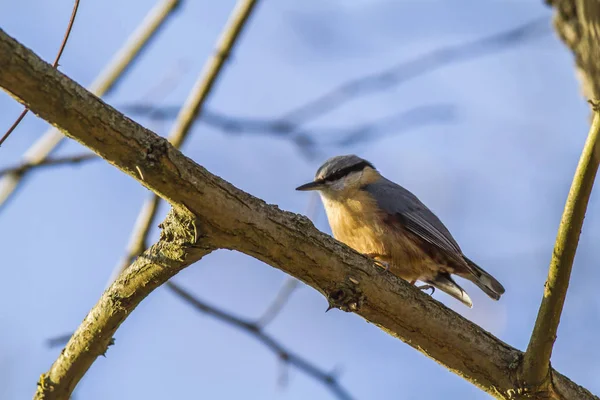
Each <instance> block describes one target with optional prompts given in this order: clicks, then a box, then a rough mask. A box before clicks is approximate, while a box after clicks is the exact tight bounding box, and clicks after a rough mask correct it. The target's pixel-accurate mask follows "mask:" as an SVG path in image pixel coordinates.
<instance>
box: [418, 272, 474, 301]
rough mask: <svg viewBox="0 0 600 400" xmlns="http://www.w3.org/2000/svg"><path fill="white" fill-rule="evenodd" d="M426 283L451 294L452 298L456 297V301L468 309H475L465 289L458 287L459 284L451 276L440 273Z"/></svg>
mask: <svg viewBox="0 0 600 400" xmlns="http://www.w3.org/2000/svg"><path fill="white" fill-rule="evenodd" d="M424 282H425V283H428V284H430V285H431V286H433V287H435V288H437V289H440V290H441V291H442V292H444V293H447V294H449V295H450V296H452V297H454V298H455V299H456V300H458V301H460V302H461V303H463V304H464V305H466V306H467V307H469V308H471V307H473V302H472V301H471V298H470V297H469V295H468V294H467V292H465V291H464V290H463V288H461V287H460V286H459V285H458V283H456V282H455V281H454V279H452V277H451V276H450V274H448V273H439V274H437V275H436V276H435V277H434V278H433V279H430V280H427V281H424Z"/></svg>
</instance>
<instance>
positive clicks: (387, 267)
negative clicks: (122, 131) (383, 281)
mask: <svg viewBox="0 0 600 400" xmlns="http://www.w3.org/2000/svg"><path fill="white" fill-rule="evenodd" d="M365 256H367V257H369V258H371V259H373V261H374V262H375V265H377V266H378V267H380V268H382V269H383V270H382V271H378V272H377V273H378V274H385V273H386V272H388V271H389V270H390V264H389V263H387V262H385V261H381V260H378V259H376V258H375V257H378V256H379V255H378V254H375V253H366V254H365Z"/></svg>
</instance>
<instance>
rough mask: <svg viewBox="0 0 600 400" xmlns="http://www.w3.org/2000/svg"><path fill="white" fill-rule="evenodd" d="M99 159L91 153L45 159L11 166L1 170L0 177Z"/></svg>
mask: <svg viewBox="0 0 600 400" xmlns="http://www.w3.org/2000/svg"><path fill="white" fill-rule="evenodd" d="M100 159H101V158H100V157H98V156H97V155H96V154H93V153H89V154H78V155H75V156H65V157H55V158H46V159H44V160H43V161H41V162H40V163H37V164H19V165H16V166H12V167H7V168H2V169H0V176H1V175H6V174H15V175H21V174H24V173H25V172H28V171H29V170H31V169H34V168H40V167H54V166H59V165H66V164H79V163H82V162H85V161H92V160H100Z"/></svg>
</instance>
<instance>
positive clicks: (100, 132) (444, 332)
mask: <svg viewBox="0 0 600 400" xmlns="http://www.w3.org/2000/svg"><path fill="white" fill-rule="evenodd" d="M0 87H1V88H2V89H4V90H5V91H7V92H8V93H9V94H10V95H11V96H12V97H14V98H15V99H17V100H18V101H19V102H21V103H22V104H23V105H25V106H28V107H29V108H30V109H31V110H32V111H33V112H35V113H36V114H37V115H39V116H40V117H41V118H44V119H45V120H46V121H48V122H50V123H52V124H53V125H54V126H57V127H58V128H59V129H61V132H63V133H64V134H65V135H67V136H68V137H69V138H72V139H74V140H77V141H78V142H79V143H81V144H82V145H84V146H86V147H88V148H89V149H90V150H92V151H94V152H95V153H96V154H99V155H100V156H102V157H103V158H104V159H106V160H108V161H109V162H110V164H111V165H113V166H114V167H116V168H119V169H120V170H121V171H122V172H123V173H125V174H127V175H129V176H130V177H132V178H133V179H135V180H137V181H138V182H140V183H141V184H142V185H144V186H145V187H146V188H148V189H149V190H151V191H153V192H154V193H157V194H158V195H159V196H161V197H162V198H163V199H165V200H166V201H168V202H169V203H170V204H171V205H172V206H173V208H174V209H176V210H189V211H191V212H192V213H193V214H194V218H195V222H194V223H193V224H192V226H189V227H187V228H186V229H189V230H190V231H191V232H190V235H189V237H191V238H200V239H201V240H202V241H205V240H210V243H209V244H206V245H201V246H203V247H201V249H206V248H207V247H204V246H213V247H219V248H226V249H230V250H236V251H239V252H242V253H244V254H247V255H249V256H252V257H255V258H257V259H259V260H261V261H263V262H265V263H266V264H268V265H271V266H273V267H274V268H277V269H279V270H282V271H284V272H286V273H288V274H289V275H292V276H294V277H296V278H297V279H299V280H301V281H303V282H304V283H306V284H307V285H310V286H311V287H313V288H314V289H315V290H317V291H319V292H320V293H322V294H323V295H325V296H327V299H328V301H329V303H330V304H331V303H334V304H335V305H336V306H337V307H339V308H341V309H342V310H348V311H352V312H355V313H356V314H358V315H360V316H361V317H363V318H365V319H366V320H367V321H369V322H371V323H372V324H373V325H374V326H377V327H379V328H381V329H382V330H383V331H385V332H387V333H389V334H390V335H393V336H394V337H396V338H399V339H402V340H403V341H404V342H405V343H407V344H409V345H410V346H412V347H413V348H415V349H417V350H419V351H421V352H423V353H425V354H427V356H428V357H430V358H432V359H435V360H436V361H438V362H439V363H440V364H441V365H444V366H446V367H447V368H448V369H449V370H450V371H452V372H454V373H456V374H459V375H460V376H461V377H462V378H464V379H466V380H468V381H469V382H471V383H473V384H475V385H477V386H478V387H479V388H481V389H482V390H485V391H487V392H488V393H490V394H492V395H494V396H496V397H501V398H505V399H508V398H514V392H515V388H519V386H518V385H519V383H518V380H517V376H516V374H515V372H516V371H515V370H516V369H517V368H518V367H519V364H520V362H519V360H521V357H522V355H523V353H521V352H519V351H518V350H516V349H515V348H513V347H511V346H509V345H507V344H506V343H504V342H502V341H501V340H499V339H497V338H496V337H494V336H493V335H491V334H490V333H489V332H486V331H484V330H483V329H481V328H480V327H478V326H477V325H475V324H473V323H472V322H470V321H468V320H467V319H465V318H463V317H461V316H460V315H458V314H456V313H455V312H453V311H452V310H450V309H448V308H447V307H445V306H443V305H442V304H441V303H439V302H437V301H435V300H434V299H432V298H431V297H430V296H428V295H426V294H423V293H422V292H421V291H419V290H418V289H415V288H414V287H413V286H412V285H410V284H408V283H407V282H406V281H403V280H402V279H400V278H398V277H396V276H394V275H393V274H381V273H379V272H378V271H377V269H376V267H375V266H374V265H373V262H372V260H369V259H368V258H367V257H364V256H361V255H360V254H357V253H356V252H354V251H352V250H351V249H349V248H348V247H347V246H344V245H342V244H341V243H339V242H337V241H335V240H333V239H332V238H331V237H330V236H328V235H326V234H324V233H322V232H320V231H319V230H317V229H315V227H314V226H313V225H312V224H311V223H310V222H309V221H308V219H307V218H303V217H301V216H299V215H297V214H293V213H289V212H285V211H282V210H280V209H279V208H277V207H276V206H272V205H268V204H266V203H265V202H264V201H262V200H260V199H257V198H256V197H254V196H251V195H250V194H248V193H245V192H243V191H242V190H239V189H238V188H236V187H235V186H234V185H232V184H230V183H229V182H226V181H223V180H222V179H220V178H219V177H217V176H215V175H213V174H211V173H210V172H208V171H207V170H206V169H205V168H202V167H201V166H199V165H198V164H196V163H195V162H193V161H192V160H190V159H189V158H188V157H185V156H184V155H183V154H181V152H179V151H178V150H177V149H175V148H173V146H172V145H170V144H169V143H168V141H166V140H165V139H164V138H161V137H159V136H157V135H156V134H154V133H152V132H150V131H149V130H147V129H145V128H144V127H142V126H140V125H139V124H137V123H135V122H134V121H132V120H131V119H130V118H126V117H125V116H123V114H121V113H119V112H118V111H116V110H115V109H114V108H112V107H110V106H108V105H107V104H106V103H104V102H103V101H101V100H99V99H98V98H97V97H96V96H94V95H93V94H91V93H90V92H88V91H87V90H85V89H84V88H83V87H81V85H79V84H77V83H76V82H74V81H73V80H71V79H69V78H68V77H67V76H65V75H64V74H63V73H61V72H60V71H58V70H56V69H54V68H52V66H51V65H49V64H48V63H46V62H44V61H43V60H42V59H40V58H39V57H38V56H37V55H36V54H34V53H33V52H32V51H31V50H29V49H27V48H26V47H25V46H23V45H22V44H20V43H19V42H18V41H16V40H15V39H13V38H12V37H10V36H9V35H7V34H6V33H5V32H4V31H3V30H2V29H0ZM90 120H93V121H94V123H93V124H90V123H89V121H90ZM138 168H141V169H142V170H143V172H144V176H143V178H142V177H141V176H140V175H139V174H138V172H137V169H138ZM164 235H165V236H164V237H165V239H167V240H178V239H177V236H176V235H173V234H164ZM274 239H275V240H274ZM195 250H197V247H196V246H192V248H190V251H189V252H188V251H177V252H176V253H170V254H166V255H167V257H168V258H169V259H170V258H171V257H177V260H174V264H175V268H179V267H180V266H181V264H180V263H181V260H182V259H183V260H184V262H185V263H188V262H189V263H191V262H194V261H195V260H196V255H197V253H195ZM140 259H142V257H138V259H136V262H138V260H140ZM157 261H161V260H160V259H159V260H157ZM325 265H326V266H327V268H324V266H325ZM165 269H167V268H164V267H161V268H160V269H159V270H155V271H156V272H157V273H161V271H164V270H165ZM136 272H140V271H139V270H138V269H136V270H133V269H132V268H128V269H126V271H125V273H124V275H122V276H121V277H118V278H117V281H116V282H115V284H113V285H112V286H111V287H113V288H115V289H119V286H120V285H119V284H117V283H118V282H123V283H124V284H126V285H127V290H126V291H125V292H120V291H119V292H113V291H111V290H110V289H109V290H108V291H107V292H105V294H104V295H103V297H102V300H101V304H100V308H99V309H96V308H95V309H94V311H93V313H94V314H93V315H91V316H90V318H88V319H86V320H85V322H84V325H83V326H82V327H81V329H80V332H86V331H88V328H89V327H90V325H87V324H88V323H91V324H92V325H91V328H92V331H93V334H87V335H82V334H80V335H75V336H77V340H76V341H75V342H74V344H77V346H74V347H71V346H69V345H67V348H66V349H65V350H64V351H63V352H62V353H61V355H60V356H59V360H57V362H56V366H57V368H60V370H56V369H55V368H52V369H51V371H52V372H51V373H50V374H47V375H44V378H43V382H42V383H41V386H40V387H41V388H42V389H41V390H45V389H43V388H44V387H45V386H46V384H47V383H49V384H51V385H52V386H53V387H54V388H56V387H57V386H58V388H59V389H57V390H58V391H57V392H56V395H57V396H60V395H61V394H62V393H64V392H65V388H68V386H72V385H73V384H74V383H75V382H76V381H77V380H78V379H80V378H81V375H83V374H84V373H85V372H86V371H87V369H88V368H89V365H90V364H91V363H92V362H93V360H94V359H95V358H97V357H98V355H99V354H100V353H95V352H94V351H95V350H101V349H105V348H106V344H107V343H108V342H109V339H106V336H104V335H107V336H110V335H112V334H113V333H114V332H115V330H116V329H117V327H118V324H120V323H122V322H123V320H124V319H126V318H127V316H128V315H130V311H131V307H130V306H131V305H132V304H131V302H133V303H134V304H133V305H136V304H138V303H139V301H141V298H142V297H143V296H145V295H146V294H147V293H148V292H149V291H150V290H152V288H154V287H156V286H157V285H159V284H161V283H162V282H164V280H163V279H164V278H165V276H163V275H161V276H160V278H157V279H153V280H151V284H152V287H148V286H139V287H138V286H136V285H137V284H143V282H140V281H137V280H136V279H137V278H136V277H137V274H136ZM172 272H176V271H172V269H171V268H168V273H169V274H170V273H172ZM165 273H167V272H165ZM166 278H167V279H168V278H170V276H168V277H166ZM349 278H353V279H352V280H350V279H349ZM353 280H354V281H357V282H358V284H356V285H355V284H354V282H353ZM136 288H138V289H136ZM138 290H139V291H141V293H140V292H138ZM103 306H111V307H112V306H116V307H117V312H116V313H115V314H112V313H111V310H107V309H103V308H102V307H103ZM121 306H125V308H120V307H121ZM98 311H100V312H102V314H100V315H98V314H95V313H97V312H98ZM93 317H99V319H97V320H93ZM440 326H442V327H444V329H440ZM100 332H105V333H103V334H102V336H99V335H97V334H96V333H100ZM75 336H74V338H73V339H72V340H74V339H75ZM87 349H90V350H89V351H88V350H87ZM79 361H81V362H79ZM54 375H57V376H58V377H59V378H58V380H59V382H58V383H57V381H56V380H54V379H53V377H52V376H54ZM551 376H552V381H553V384H554V385H555V387H557V388H560V389H559V391H560V393H561V395H563V397H564V398H572V399H578V400H579V399H581V400H583V399H595V400H598V398H597V397H595V396H594V395H593V394H591V393H590V392H589V391H588V390H586V389H585V388H582V387H581V386H578V385H576V384H575V383H573V382H572V381H570V380H569V379H568V378H566V377H565V376H563V375H561V374H560V373H558V372H557V371H555V370H552V373H551ZM47 377H49V379H46V378H47ZM48 380H49V381H50V382H48ZM53 396H54V395H53ZM51 398H52V397H51ZM62 398H65V397H64V396H63V397H62Z"/></svg>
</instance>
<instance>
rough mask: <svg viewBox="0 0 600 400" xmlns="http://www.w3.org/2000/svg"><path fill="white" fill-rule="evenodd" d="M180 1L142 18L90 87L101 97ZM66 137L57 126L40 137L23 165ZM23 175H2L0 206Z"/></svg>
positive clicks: (167, 0)
mask: <svg viewBox="0 0 600 400" xmlns="http://www.w3.org/2000/svg"><path fill="white" fill-rule="evenodd" d="M180 2H181V0H161V2H160V3H158V4H157V5H156V6H155V7H154V8H153V9H152V10H151V11H150V12H149V13H148V15H146V18H145V19H144V20H143V21H142V23H141V24H140V25H139V27H138V28H137V29H136V31H135V32H134V33H133V34H132V35H131V36H130V37H129V39H128V40H127V41H126V42H125V44H124V45H123V47H121V49H120V50H119V52H118V53H117V54H116V55H115V56H114V57H113V59H112V60H111V61H110V62H109V63H108V65H107V66H106V68H105V69H104V70H103V71H102V72H101V73H100V75H99V76H98V77H97V78H96V80H94V82H93V83H92V84H91V86H90V88H89V90H90V92H92V93H94V94H95V95H96V96H98V97H102V96H104V95H105V94H106V93H108V92H109V91H110V90H111V89H112V88H113V87H114V86H115V84H116V83H117V82H118V81H119V79H121V78H122V77H123V74H124V73H125V71H126V70H127V69H128V68H129V67H130V66H131V64H132V63H133V61H134V60H135V59H136V58H137V57H138V56H139V55H140V53H141V51H142V50H143V49H144V48H145V47H146V46H147V45H148V43H149V42H150V39H151V38H152V37H154V36H155V34H156V33H157V32H158V29H159V28H160V27H161V26H162V25H163V24H164V22H165V21H166V19H167V17H168V16H169V15H171V13H172V12H173V10H174V9H175V8H176V6H177V5H179V3H180ZM62 139H64V136H63V134H62V133H60V131H59V130H58V129H55V128H51V129H49V130H48V131H46V133H44V135H43V136H42V137H41V138H39V139H38V141H37V142H35V143H34V144H33V145H32V146H31V147H30V148H29V149H28V150H27V151H26V152H25V154H24V155H23V158H22V160H23V161H22V162H23V164H29V165H35V164H38V163H40V162H42V161H43V160H44V159H46V157H48V156H49V155H50V153H51V152H52V151H53V150H54V149H55V148H56V146H58V144H59V143H60V142H61V141H62ZM26 172H28V171H23V172H22V173H20V174H7V175H5V176H3V177H2V178H0V207H1V206H2V205H4V204H5V203H6V201H7V200H8V199H9V198H10V196H11V195H12V194H13V193H14V191H15V189H16V188H17V186H18V185H19V183H20V182H21V180H22V179H23V177H24V176H25V174H26Z"/></svg>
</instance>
